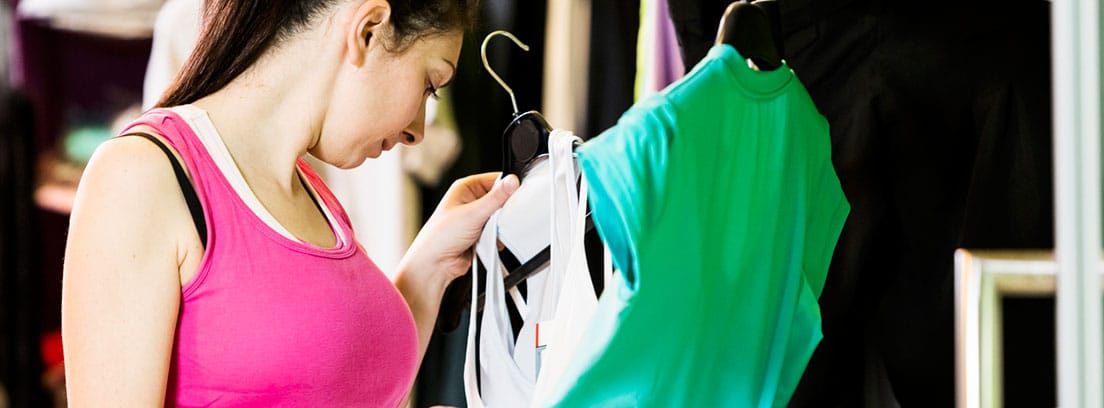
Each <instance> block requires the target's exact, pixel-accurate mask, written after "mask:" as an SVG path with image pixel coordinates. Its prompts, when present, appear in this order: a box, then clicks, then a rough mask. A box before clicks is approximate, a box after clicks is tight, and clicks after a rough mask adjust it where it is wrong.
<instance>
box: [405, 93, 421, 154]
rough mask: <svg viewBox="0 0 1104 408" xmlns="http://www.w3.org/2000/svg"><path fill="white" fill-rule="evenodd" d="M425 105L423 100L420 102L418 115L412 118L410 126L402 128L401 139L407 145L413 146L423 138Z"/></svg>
mask: <svg viewBox="0 0 1104 408" xmlns="http://www.w3.org/2000/svg"><path fill="white" fill-rule="evenodd" d="M425 111H426V106H425V102H424V101H423V102H422V107H421V109H419V110H418V116H417V117H415V118H414V121H413V122H410V126H407V127H406V129H403V141H402V143H403V144H405V145H408V146H414V145H416V144H418V143H421V142H422V139H423V138H425V127H426V123H425V121H426V114H425Z"/></svg>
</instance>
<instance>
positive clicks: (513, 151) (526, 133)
mask: <svg viewBox="0 0 1104 408" xmlns="http://www.w3.org/2000/svg"><path fill="white" fill-rule="evenodd" d="M498 35H501V36H505V37H506V38H509V39H510V40H513V41H514V44H517V46H518V47H521V49H522V50H525V51H529V46H528V45H525V43H523V42H521V40H519V39H518V38H517V37H515V36H514V35H513V34H510V32H508V31H503V30H498V31H494V32H492V33H490V34H488V35H487V37H486V38H484V39H483V46H482V47H481V49H480V56H481V57H482V58H483V68H486V69H487V72H488V73H490V74H491V77H493V78H494V79H495V81H497V82H498V84H499V85H501V86H502V89H505V90H506V93H507V94H509V95H510V103H511V104H513V107H514V119H513V120H511V121H510V124H509V125H508V126H506V130H505V131H503V132H502V177H506V176H508V175H511V174H513V175H516V176H518V180H519V181H520V180H521V179H522V178H524V177H525V174H526V173H527V172H528V170H529V169H530V167H532V165H533V164H534V163H535V162H536V161H537V159H538V158H540V157H541V156H545V155H548V137H549V135H551V134H552V126H551V125H549V124H548V120H546V119H545V118H544V116H543V115H541V114H540V112H537V111H528V112H525V113H519V112H518V106H517V99H516V98H515V97H514V90H513V89H511V88H510V86H509V85H507V84H506V81H503V80H502V77H499V76H498V73H496V72H495V71H494V69H491V64H490V62H488V61H487V44H489V43H490V41H491V39H492V38H494V37H495V36H498Z"/></svg>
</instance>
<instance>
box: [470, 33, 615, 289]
mask: <svg viewBox="0 0 1104 408" xmlns="http://www.w3.org/2000/svg"><path fill="white" fill-rule="evenodd" d="M498 35H502V36H505V37H507V38H509V39H510V40H513V42H514V44H517V46H518V47H521V49H523V50H525V51H529V46H528V45H525V43H522V42H521V40H519V39H518V38H517V37H515V36H514V35H513V34H511V33H509V32H508V31H503V30H498V31H494V32H492V33H490V34H488V35H487V37H486V38H484V39H483V45H482V47H481V49H480V54H481V57H482V58H483V67H484V68H485V69H486V70H487V72H488V73H489V74H491V77H493V78H494V79H495V81H497V82H498V84H499V85H501V86H502V89H504V90H506V93H507V94H509V95H510V103H511V104H513V107H514V119H513V120H511V121H510V124H509V125H507V126H506V130H505V131H503V132H502V177H506V176H508V175H510V174H514V175H516V176H517V177H518V181H522V180H523V179H524V178H525V175H526V173H528V172H529V170H530V169H531V168H532V167H533V165H534V164H536V163H537V161H538V160H539V159H541V158H543V157H547V156H548V139H549V137H550V136H551V135H552V126H551V125H549V124H548V120H546V119H545V118H544V115H541V114H540V112H537V111H527V112H525V113H520V114H519V113H518V107H517V99H516V98H515V97H514V90H513V89H512V88H510V86H509V85H507V84H506V81H503V80H502V78H501V77H499V76H498V73H496V72H495V71H494V69H492V68H491V65H490V63H489V62H488V61H487V44H488V43H490V40H491V38H494V37H495V36H498ZM593 229H594V223H593V221H591V219H590V217H589V215H588V216H587V219H586V232H590V231H592V230H593ZM499 252H500V253H504V254H505V255H506V256H508V257H511V258H512V257H514V255H513V254H512V253H511V252H510V250H509V249H503V250H501V251H499ZM551 255H552V247H551V246H548V247H545V248H544V249H543V250H541V251H540V252H538V253H537V254H536V255H534V256H533V257H532V258H531V259H528V260H526V261H525V262H523V263H521V265H520V266H518V267H516V268H512V269H511V270H510V271H509V273H507V274H506V276H505V277H504V278H503V281H504V284H505V289H506V290H510V289H511V288H513V287H515V286H518V285H519V284H520V283H521V282H523V281H525V280H526V279H528V278H529V277H530V276H532V275H533V274H534V273H536V272H537V271H539V270H541V269H544V267H545V266H547V265H548V262H549V261H550V260H551V258H552V257H551ZM483 290H484V287H480V288H479V300H478V301H477V302H478V305H479V306H478V309H479V310H482V309H483V298H484V294H483Z"/></svg>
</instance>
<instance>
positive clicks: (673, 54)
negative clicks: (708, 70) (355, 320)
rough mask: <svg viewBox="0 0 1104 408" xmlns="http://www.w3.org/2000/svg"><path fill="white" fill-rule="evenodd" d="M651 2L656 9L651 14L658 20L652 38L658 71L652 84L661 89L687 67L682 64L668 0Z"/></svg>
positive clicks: (655, 65) (654, 87) (655, 68)
mask: <svg viewBox="0 0 1104 408" xmlns="http://www.w3.org/2000/svg"><path fill="white" fill-rule="evenodd" d="M649 4H650V6H649V7H652V8H653V10H654V12H653V13H651V15H652V16H654V17H655V19H656V20H657V21H656V22H655V27H656V32H655V33H654V35H655V36H654V38H653V39H652V41H653V42H654V46H655V50H656V58H655V59H653V60H652V69H654V70H655V72H656V75H655V77H653V79H654V80H655V82H654V83H653V84H652V86H653V89H656V90H660V89H663V88H666V87H667V85H670V84H671V83H673V82H675V81H677V80H679V78H682V76H683V75H684V74H685V73H686V69H685V68H684V67H683V66H682V56H681V55H680V54H679V46H678V37H677V36H676V35H675V25H674V23H672V22H671V16H670V14H669V13H668V11H667V0H654V1H652V2H651V3H649Z"/></svg>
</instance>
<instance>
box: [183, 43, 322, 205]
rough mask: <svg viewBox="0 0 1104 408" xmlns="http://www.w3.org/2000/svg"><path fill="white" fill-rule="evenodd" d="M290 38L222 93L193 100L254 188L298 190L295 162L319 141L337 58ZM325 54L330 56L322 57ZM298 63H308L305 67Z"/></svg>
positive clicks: (221, 91) (220, 91) (222, 90)
mask: <svg viewBox="0 0 1104 408" xmlns="http://www.w3.org/2000/svg"><path fill="white" fill-rule="evenodd" d="M311 45H312V44H308V43H307V42H306V41H296V40H291V41H288V42H287V43H284V44H281V46H280V48H279V49H278V50H276V51H274V52H271V53H269V54H266V55H265V56H263V57H262V58H261V59H260V60H259V61H257V62H256V63H254V65H253V66H252V67H250V68H249V70H247V71H246V72H244V73H243V74H242V75H240V76H238V77H237V78H235V79H234V80H233V81H231V82H230V83H229V84H227V85H226V87H224V88H223V89H220V90H219V91H217V92H215V93H213V94H211V95H208V96H206V97H204V98H201V99H199V100H198V101H196V102H194V103H193V105H195V106H196V107H198V108H200V109H203V110H205V111H206V112H207V114H208V115H209V116H210V118H211V121H212V122H213V123H214V125H215V129H217V130H218V132H219V135H220V136H221V137H222V140H223V142H224V143H225V144H226V148H227V150H229V151H230V154H231V156H233V158H234V161H235V163H236V164H237V165H238V168H239V169H240V170H241V172H242V175H243V176H245V179H246V181H247V182H248V183H249V184H250V186H252V187H253V188H258V187H261V188H265V189H271V188H275V189H279V190H280V191H284V192H287V193H289V194H291V193H293V192H294V191H297V190H299V188H300V187H301V186H300V183H299V181H298V176H297V175H296V173H295V168H296V161H297V160H298V159H299V158H300V157H302V156H303V155H304V154H306V152H307V150H308V149H309V148H310V147H311V146H313V145H314V144H315V143H317V141H318V135H319V133H320V132H319V130H320V129H321V126H322V123H323V120H324V116H325V112H326V103H327V101H328V100H329V95H330V91H331V89H332V85H333V83H332V82H333V81H332V78H334V76H335V75H334V74H335V73H332V72H320V70H319V69H317V68H318V67H335V66H336V67H339V66H340V64H334V63H333V62H339V61H340V54H338V56H337V57H336V58H338V61H334V60H333V58H335V57H334V56H333V55H332V54H333V52H332V51H331V50H326V49H321V50H319V49H317V48H315V49H312V47H311ZM327 54H329V55H327ZM303 61H310V62H311V63H310V64H305V63H303Z"/></svg>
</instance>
